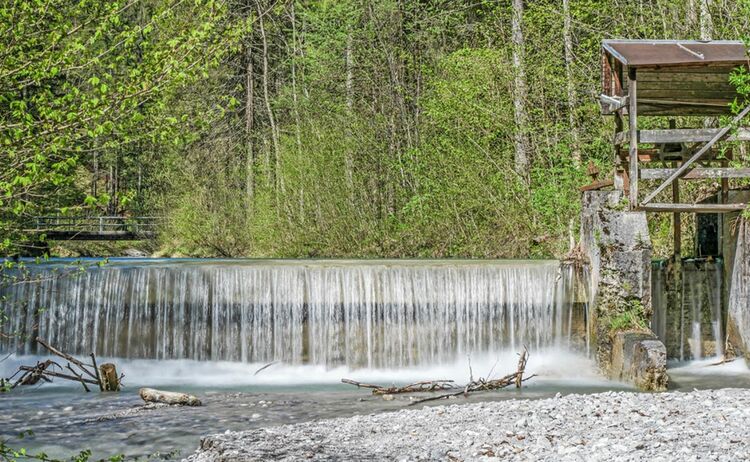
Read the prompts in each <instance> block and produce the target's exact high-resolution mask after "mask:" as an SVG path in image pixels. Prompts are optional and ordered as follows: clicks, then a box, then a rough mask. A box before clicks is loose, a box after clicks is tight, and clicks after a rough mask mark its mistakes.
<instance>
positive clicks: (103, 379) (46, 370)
mask: <svg viewBox="0 0 750 462" xmlns="http://www.w3.org/2000/svg"><path fill="white" fill-rule="evenodd" d="M36 343H38V344H39V345H41V346H42V347H44V348H45V349H47V350H48V351H49V352H50V353H52V354H53V355H55V356H58V357H60V358H63V359H65V360H67V361H68V362H67V364H65V367H63V366H61V365H60V364H59V363H57V362H55V361H53V360H51V359H48V360H46V361H39V362H37V363H36V365H34V366H21V367H19V368H18V371H17V372H16V373H15V374H13V376H11V377H10V378H8V379H7V380H6V381H7V382H8V383H10V382H11V381H12V380H13V379H14V378H15V376H16V375H18V374H21V376H20V377H19V378H18V379H16V381H15V382H13V385H11V386H10V388H11V389H13V388H16V387H17V386H19V385H35V384H37V383H39V381H44V382H52V378H60V379H65V380H72V381H74V382H79V383H80V384H81V385H82V386H83V389H84V390H86V391H87V392H89V391H91V390H90V389H89V387H88V385H96V386H98V387H99V390H100V391H119V390H120V382H121V380H122V377H123V375H120V376H118V375H117V369H116V368H115V365H114V364H111V363H105V364H102V365H101V366H98V367H97V365H96V355H94V353H91V362H92V363H93V364H85V363H84V362H83V361H81V360H79V359H77V358H75V357H73V356H72V355H69V354H67V353H65V352H62V351H60V350H58V349H57V348H55V347H53V346H51V345H50V344H48V343H47V342H45V341H44V340H42V339H41V338H39V337H37V338H36ZM55 368H57V369H58V370H59V371H66V370H67V371H66V372H59V371H56V370H54V369H55ZM68 372H70V374H68ZM71 374H72V375H71Z"/></svg>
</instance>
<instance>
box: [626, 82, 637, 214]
mask: <svg viewBox="0 0 750 462" xmlns="http://www.w3.org/2000/svg"><path fill="white" fill-rule="evenodd" d="M636 77H637V75H636V70H635V69H629V70H628V98H629V99H628V106H629V108H628V119H629V122H630V123H629V125H630V126H629V127H628V131H629V132H630V152H629V155H630V174H629V175H628V177H629V178H630V193H629V194H628V199H629V200H630V208H631V210H632V209H633V208H634V207H636V206H637V205H638V104H637V96H638V93H637V90H638V88H637V83H638V82H637V80H636Z"/></svg>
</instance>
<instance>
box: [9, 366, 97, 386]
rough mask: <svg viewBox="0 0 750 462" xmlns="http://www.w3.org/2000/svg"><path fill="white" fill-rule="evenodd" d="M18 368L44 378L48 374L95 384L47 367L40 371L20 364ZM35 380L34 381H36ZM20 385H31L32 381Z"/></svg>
mask: <svg viewBox="0 0 750 462" xmlns="http://www.w3.org/2000/svg"><path fill="white" fill-rule="evenodd" d="M46 362H48V361H45V363H46ZM45 363H40V364H45ZM58 367H60V366H59V365H58ZM19 369H20V370H22V371H28V372H31V373H32V374H39V375H41V378H43V379H44V378H45V376H50V377H58V378H61V379H65V380H72V381H74V382H85V383H90V384H92V385H96V384H97V383H96V382H95V381H93V380H90V379H84V378H80V379H79V378H78V377H75V376H72V375H68V374H63V373H61V372H55V371H50V370H47V369H42V370H41V371H39V370H38V369H37V367H31V366H21V367H20V368H19ZM61 369H62V368H61ZM37 381H38V380H37ZM37 381H35V382H34V383H36V382H37ZM47 381H50V380H47ZM21 385H33V383H22V384H21Z"/></svg>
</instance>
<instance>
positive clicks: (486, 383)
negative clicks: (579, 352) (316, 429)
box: [341, 347, 534, 406]
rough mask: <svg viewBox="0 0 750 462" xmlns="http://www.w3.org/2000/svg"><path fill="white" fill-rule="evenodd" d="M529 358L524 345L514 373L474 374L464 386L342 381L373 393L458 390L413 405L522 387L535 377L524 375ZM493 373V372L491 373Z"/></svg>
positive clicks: (450, 382)
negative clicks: (475, 393) (490, 376)
mask: <svg viewBox="0 0 750 462" xmlns="http://www.w3.org/2000/svg"><path fill="white" fill-rule="evenodd" d="M528 360H529V351H528V349H527V348H526V347H524V349H523V351H522V352H521V354H520V355H519V358H518V367H517V368H516V371H515V372H513V373H512V374H508V375H506V376H504V377H501V378H498V379H490V378H489V377H487V378H481V377H480V378H478V379H477V380H474V378H473V374H472V378H471V379H470V382H469V383H468V384H466V385H465V386H463V387H459V386H458V385H456V384H455V382H454V381H453V380H428V381H423V382H416V383H412V384H409V385H406V386H403V387H396V386H391V387H387V386H382V385H373V384H369V383H362V382H357V381H356V380H351V379H341V382H343V383H346V384H349V385H354V386H356V387H357V388H371V389H372V394H373V395H395V394H402V393H422V392H435V391H445V390H458V391H454V392H451V393H444V394H442V395H437V396H429V397H427V398H423V399H417V400H414V401H412V402H411V403H409V405H410V406H413V405H415V404H420V403H425V402H428V401H436V400H439V399H447V398H450V397H453V396H459V395H464V396H468V395H469V393H474V392H478V391H490V390H499V389H501V388H506V387H508V386H510V385H514V384H515V386H516V388H521V385H522V384H523V382H525V381H527V380H529V379H531V378H532V377H534V375H530V376H528V377H526V378H524V377H523V375H524V373H525V371H526V363H527V362H528ZM488 375H491V372H490V374H488Z"/></svg>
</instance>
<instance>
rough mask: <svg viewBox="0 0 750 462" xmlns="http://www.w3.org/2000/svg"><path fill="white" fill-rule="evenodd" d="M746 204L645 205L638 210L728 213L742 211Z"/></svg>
mask: <svg viewBox="0 0 750 462" xmlns="http://www.w3.org/2000/svg"><path fill="white" fill-rule="evenodd" d="M746 207H747V204H645V205H641V206H640V207H638V210H643V211H646V212H672V213H674V212H682V213H729V212H737V211H741V210H744V209H745V208H746Z"/></svg>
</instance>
